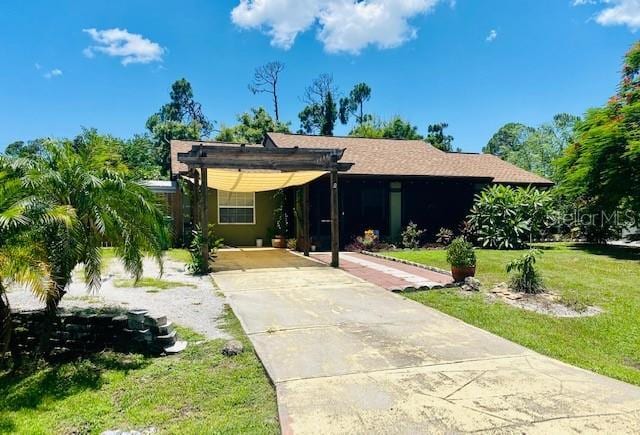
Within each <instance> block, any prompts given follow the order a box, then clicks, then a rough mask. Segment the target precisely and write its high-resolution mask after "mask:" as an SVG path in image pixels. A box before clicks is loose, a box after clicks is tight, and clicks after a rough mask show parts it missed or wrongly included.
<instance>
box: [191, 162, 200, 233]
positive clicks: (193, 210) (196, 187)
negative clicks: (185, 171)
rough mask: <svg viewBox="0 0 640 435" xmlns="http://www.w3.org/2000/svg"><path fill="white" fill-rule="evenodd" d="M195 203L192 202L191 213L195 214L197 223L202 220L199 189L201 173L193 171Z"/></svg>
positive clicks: (194, 220)
mask: <svg viewBox="0 0 640 435" xmlns="http://www.w3.org/2000/svg"><path fill="white" fill-rule="evenodd" d="M193 172H194V174H193V204H191V215H192V216H193V224H194V225H196V224H197V223H198V222H199V221H200V216H199V214H200V201H199V199H200V198H199V195H198V190H199V189H200V173H199V172H198V171H193Z"/></svg>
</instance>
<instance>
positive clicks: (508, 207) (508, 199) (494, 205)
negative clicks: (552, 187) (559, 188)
mask: <svg viewBox="0 0 640 435" xmlns="http://www.w3.org/2000/svg"><path fill="white" fill-rule="evenodd" d="M552 213H553V199H552V196H551V194H550V193H549V192H547V191H541V190H538V189H536V188H533V187H528V188H512V187H508V186H502V185H494V186H490V187H488V188H487V189H485V190H484V191H482V192H481V193H480V194H478V195H476V200H475V203H474V205H473V207H472V208H471V212H470V215H469V217H468V221H469V223H470V224H471V225H472V226H473V229H474V231H475V233H476V236H477V238H478V241H479V242H480V243H482V246H484V247H490V248H497V249H519V248H522V247H524V246H526V245H527V244H528V242H529V241H530V240H532V239H539V238H540V237H542V235H543V234H544V232H546V231H547V229H548V228H549V227H550V226H551V223H552Z"/></svg>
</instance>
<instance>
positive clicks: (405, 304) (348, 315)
mask: <svg viewBox="0 0 640 435" xmlns="http://www.w3.org/2000/svg"><path fill="white" fill-rule="evenodd" d="M242 255H245V256H246V260H247V267H245V270H226V271H220V272H218V273H215V274H214V279H215V282H216V283H217V285H218V286H219V288H220V289H221V290H222V292H223V293H224V294H225V295H226V297H227V300H228V302H229V304H230V305H231V307H232V308H233V311H234V312H235V313H236V315H237V316H238V318H239V319H240V322H241V323H242V326H243V327H244V329H245V331H246V332H247V334H248V335H249V337H250V339H251V341H252V342H253V344H254V346H255V349H256V351H257V353H258V355H259V357H260V359H261V360H262V362H263V363H264V366H265V367H266V369H267V372H268V373H269V376H270V377H271V379H272V380H273V382H274V384H275V386H276V391H277V396H278V406H279V414H280V422H281V425H282V431H283V433H285V434H291V433H296V434H307V433H308V434H311V433H313V434H318V433H336V434H337V433H349V434H355V433H362V434H365V433H404V434H414V433H457V432H490V433H612V432H615V433H634V432H635V433H637V432H640V388H637V387H634V386H631V385H628V384H625V383H622V382H618V381H615V380H613V379H609V378H606V377H603V376H599V375H596V374H594V373H591V372H588V371H585V370H582V369H578V368H575V367H572V366H569V365H567V364H563V363H561V362H558V361H555V360H553V359H550V358H547V357H544V356H542V355H539V354H537V353H535V352H532V351H530V350H528V349H526V348H523V347H521V346H519V345H516V344H514V343H512V342H510V341H507V340H504V339H502V338H499V337H497V336H494V335H492V334H490V333H488V332H485V331H482V330H480V329H477V328H475V327H473V326H470V325H467V324H465V323H463V322H461V321H459V320H457V319H454V318H452V317H449V316H447V315H444V314H442V313H440V312H438V311H436V310H433V309H430V308H428V307H425V306H423V305H421V304H418V303H417V302H413V301H410V300H408V299H405V298H403V297H402V296H399V295H396V294H393V293H391V292H389V291H387V290H384V289H382V288H380V287H377V286H375V285H373V284H370V283H367V282H366V281H364V280H362V279H360V278H356V277H354V276H352V275H350V274H348V273H347V272H345V271H342V270H336V269H331V268H329V267H326V266H322V265H318V264H317V263H314V262H312V261H311V260H306V259H301V258H300V257H297V256H293V255H292V254H288V253H286V252H283V251H275V252H274V251H271V252H270V255H272V256H275V257H273V258H272V259H271V260H269V261H270V262H271V263H273V262H274V261H275V262H277V263H278V264H280V266H279V267H278V268H273V267H272V268H261V267H260V266H261V264H262V263H261V261H260V259H259V258H258V257H259V255H257V256H255V257H252V255H251V254H250V253H247V252H244V253H243V254H242ZM263 255H264V254H263ZM219 260H220V261H219V265H218V267H219V268H221V269H224V268H225V267H224V264H225V261H227V262H233V261H237V255H236V256H235V257H234V255H231V254H230V255H229V256H227V254H225V253H222V254H221V257H220V259H219ZM288 260H290V263H288Z"/></svg>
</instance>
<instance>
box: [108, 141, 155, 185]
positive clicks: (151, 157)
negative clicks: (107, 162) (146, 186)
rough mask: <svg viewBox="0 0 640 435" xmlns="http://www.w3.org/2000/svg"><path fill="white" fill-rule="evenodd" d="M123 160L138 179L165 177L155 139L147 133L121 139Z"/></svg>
mask: <svg viewBox="0 0 640 435" xmlns="http://www.w3.org/2000/svg"><path fill="white" fill-rule="evenodd" d="M119 151H120V154H121V155H122V160H123V161H124V163H125V164H126V165H127V166H128V167H129V168H130V169H131V175H132V177H133V178H134V179H137V180H158V179H161V178H163V175H162V166H161V165H160V163H161V162H160V158H159V156H158V150H157V148H156V146H155V143H154V141H153V139H152V138H151V137H150V136H149V135H146V134H136V135H134V136H133V137H132V138H131V139H127V140H126V141H120V143H119Z"/></svg>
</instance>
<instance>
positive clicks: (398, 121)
mask: <svg viewBox="0 0 640 435" xmlns="http://www.w3.org/2000/svg"><path fill="white" fill-rule="evenodd" d="M382 137H384V138H387V139H417V140H420V139H422V136H421V135H420V134H418V127H416V126H415V125H412V124H411V123H410V122H408V121H405V120H403V119H402V118H400V117H399V116H394V117H393V118H391V119H390V120H389V121H387V122H386V123H384V126H383V133H382Z"/></svg>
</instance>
